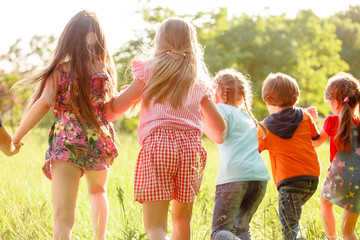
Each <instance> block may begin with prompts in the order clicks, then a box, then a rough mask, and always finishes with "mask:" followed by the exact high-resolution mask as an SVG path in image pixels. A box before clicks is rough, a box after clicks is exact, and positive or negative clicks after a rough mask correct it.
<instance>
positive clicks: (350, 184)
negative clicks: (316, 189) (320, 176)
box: [321, 128, 360, 213]
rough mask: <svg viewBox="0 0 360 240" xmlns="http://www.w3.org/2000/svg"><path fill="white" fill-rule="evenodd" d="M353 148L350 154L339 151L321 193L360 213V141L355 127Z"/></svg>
mask: <svg viewBox="0 0 360 240" xmlns="http://www.w3.org/2000/svg"><path fill="white" fill-rule="evenodd" d="M353 136H354V137H353V148H352V150H351V152H350V153H349V154H346V153H345V152H343V151H338V152H337V154H336V155H335V157H334V160H333V162H332V163H331V166H330V168H329V170H328V172H327V174H326V178H325V181H324V184H323V187H322V189H321V194H322V195H323V196H324V197H325V198H326V199H327V200H329V201H330V202H332V203H334V204H336V205H338V206H340V207H342V208H344V209H346V210H349V211H350V212H353V213H360V142H359V141H358V139H357V136H358V132H357V130H356V128H354V129H353Z"/></svg>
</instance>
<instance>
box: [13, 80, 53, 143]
mask: <svg viewBox="0 0 360 240" xmlns="http://www.w3.org/2000/svg"><path fill="white" fill-rule="evenodd" d="M51 81H53V79H51V80H49V81H48V82H47V83H46V85H45V87H44V90H43V92H42V94H41V96H40V97H39V99H38V100H36V102H35V103H34V104H33V105H32V106H31V108H30V109H29V110H28V112H27V113H26V114H25V116H24V117H23V119H22V120H21V123H20V126H19V128H18V129H17V130H16V132H15V134H14V136H13V141H14V143H20V142H21V139H22V138H23V137H24V136H25V135H26V134H28V133H29V131H30V130H31V129H32V128H33V127H34V126H35V125H36V124H38V122H39V121H40V120H41V119H42V118H43V117H44V116H45V114H46V113H47V112H48V111H49V109H50V105H51V103H52V101H53V98H54V92H55V91H56V90H55V88H54V85H53V83H52V82H51Z"/></svg>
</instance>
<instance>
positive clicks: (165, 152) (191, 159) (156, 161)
mask: <svg viewBox="0 0 360 240" xmlns="http://www.w3.org/2000/svg"><path fill="white" fill-rule="evenodd" d="M205 164H206V151H205V149H204V148H203V147H202V145H201V133H200V132H199V131H180V130H166V129H157V130H155V131H154V132H153V133H152V134H150V135H149V136H148V137H147V138H146V139H145V141H144V145H143V147H142V149H141V151H140V153H139V157H138V160H137V163H136V169H135V189H134V194H135V200H136V201H139V202H140V203H142V202H144V201H157V200H169V201H170V200H172V199H175V200H177V201H179V202H183V203H189V202H193V201H194V200H195V197H196V195H197V194H198V192H199V189H200V185H201V181H202V176H203V171H204V168H205Z"/></svg>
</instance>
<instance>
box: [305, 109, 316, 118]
mask: <svg viewBox="0 0 360 240" xmlns="http://www.w3.org/2000/svg"><path fill="white" fill-rule="evenodd" d="M306 110H307V111H308V113H309V114H310V115H311V117H312V118H313V119H314V120H316V119H317V118H318V111H317V108H316V107H314V106H311V107H308V108H306Z"/></svg>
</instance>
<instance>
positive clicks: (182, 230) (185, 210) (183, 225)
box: [171, 200, 194, 240]
mask: <svg viewBox="0 0 360 240" xmlns="http://www.w3.org/2000/svg"><path fill="white" fill-rule="evenodd" d="M193 204H194V203H193V202H191V203H181V202H178V201H176V200H173V201H171V209H172V225H173V227H172V233H171V240H190V236H191V215H192V209H193Z"/></svg>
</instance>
